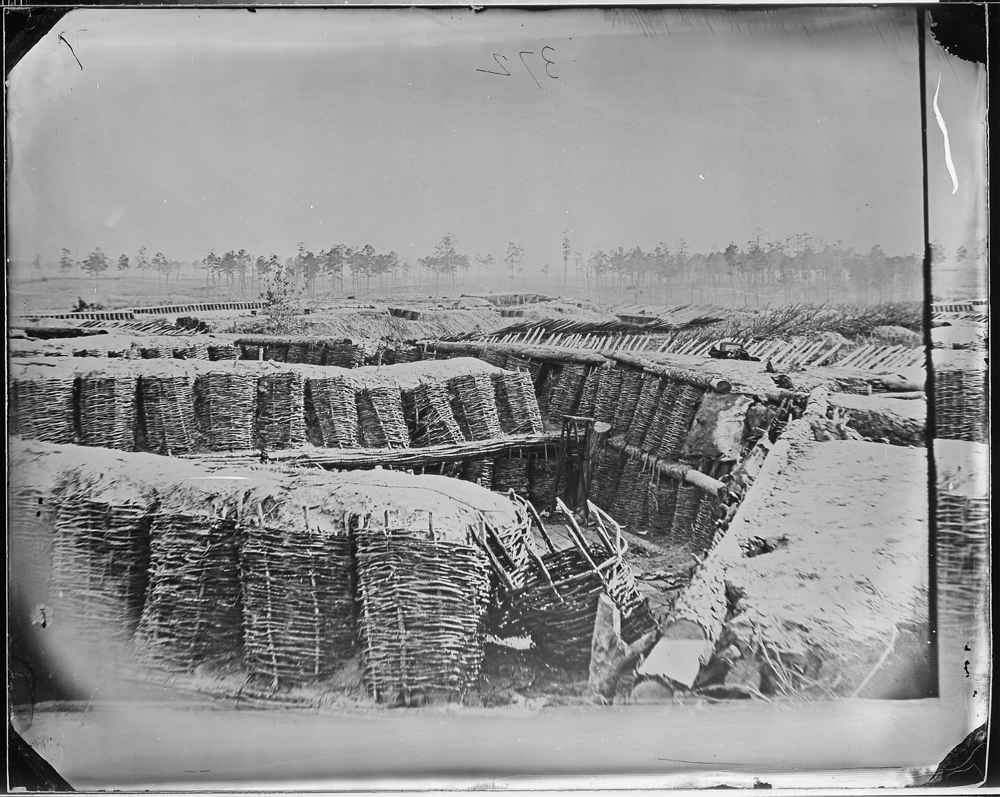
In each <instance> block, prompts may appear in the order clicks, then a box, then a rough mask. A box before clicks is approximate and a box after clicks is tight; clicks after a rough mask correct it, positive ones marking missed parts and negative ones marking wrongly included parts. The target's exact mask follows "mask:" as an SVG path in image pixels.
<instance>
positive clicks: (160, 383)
mask: <svg viewBox="0 0 1000 797" xmlns="http://www.w3.org/2000/svg"><path fill="white" fill-rule="evenodd" d="M178 365H179V364H178ZM139 412H140V415H141V417H142V421H143V424H142V431H143V432H144V438H145V447H146V448H147V449H148V450H149V451H152V452H154V453H156V454H167V455H172V454H186V453H189V452H191V451H193V450H194V448H195V446H196V445H197V442H198V428H197V427H198V424H197V419H196V418H195V414H194V374H193V373H192V372H190V371H187V370H183V369H179V368H178V369H169V370H165V371H160V372H152V373H145V372H144V373H143V374H142V376H141V377H140V378H139Z"/></svg>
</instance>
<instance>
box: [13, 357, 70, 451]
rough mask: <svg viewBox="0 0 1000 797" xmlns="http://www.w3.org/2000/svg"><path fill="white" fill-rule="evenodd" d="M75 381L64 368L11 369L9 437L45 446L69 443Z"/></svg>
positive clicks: (25, 367)
mask: <svg viewBox="0 0 1000 797" xmlns="http://www.w3.org/2000/svg"><path fill="white" fill-rule="evenodd" d="M74 377H75V374H74V373H72V372H71V371H68V370H66V369H64V368H60V369H56V368H51V369H49V368H45V367H43V366H30V365H28V366H19V367H17V368H16V369H15V368H12V369H11V385H10V423H11V433H12V434H16V435H18V436H20V437H26V438H30V439H34V440H43V441H45V442H47V443H72V442H73V437H74V424H73V390H74V381H75V380H74Z"/></svg>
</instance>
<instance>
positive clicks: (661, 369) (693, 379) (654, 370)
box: [611, 354, 733, 393]
mask: <svg viewBox="0 0 1000 797" xmlns="http://www.w3.org/2000/svg"><path fill="white" fill-rule="evenodd" d="M611 359H612V360H615V361H616V362H620V363H622V364H623V365H630V366H632V367H633V368H642V369H643V370H645V371H647V372H648V373H651V374H656V375H657V376H664V377H666V378H667V379H672V380H674V381H675V382H684V383H685V384H688V385H693V386H694V387H698V388H701V389H702V390H713V391H715V392H716V393H728V392H729V391H730V390H732V389H733V385H732V382H730V381H728V380H727V379H724V378H722V377H721V376H714V375H709V376H705V375H702V374H696V373H694V372H693V371H688V370H685V369H683V368H675V367H673V366H671V365H662V364H660V363H654V362H653V361H652V360H647V359H646V358H645V357H637V356H635V355H634V354H612V355H611Z"/></svg>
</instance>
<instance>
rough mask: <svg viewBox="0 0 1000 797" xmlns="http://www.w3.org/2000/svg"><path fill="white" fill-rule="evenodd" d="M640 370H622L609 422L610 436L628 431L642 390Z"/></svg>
mask: <svg viewBox="0 0 1000 797" xmlns="http://www.w3.org/2000/svg"><path fill="white" fill-rule="evenodd" d="M642 384H643V382H642V372H641V371H623V372H622V387H621V392H620V394H619V397H618V402H617V406H616V407H615V414H614V419H613V420H612V422H611V436H612V437H617V436H618V435H620V434H625V433H626V432H628V431H629V429H630V428H631V425H632V418H633V417H634V416H635V408H636V405H638V403H639V395H640V394H641V392H642Z"/></svg>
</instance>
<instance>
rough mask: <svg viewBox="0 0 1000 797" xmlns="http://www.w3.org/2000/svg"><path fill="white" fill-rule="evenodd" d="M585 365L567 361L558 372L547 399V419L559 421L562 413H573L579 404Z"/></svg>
mask: <svg viewBox="0 0 1000 797" xmlns="http://www.w3.org/2000/svg"><path fill="white" fill-rule="evenodd" d="M585 375H586V367H585V366H583V365H580V364H579V363H567V364H566V365H565V366H563V369H562V372H561V373H560V374H559V378H558V381H557V382H556V383H555V385H554V387H553V389H552V396H551V399H550V401H549V412H548V419H549V420H550V421H556V422H561V421H562V419H563V416H564V415H573V414H575V413H576V411H577V408H578V407H579V405H580V394H581V393H582V391H583V380H584V378H585Z"/></svg>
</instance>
